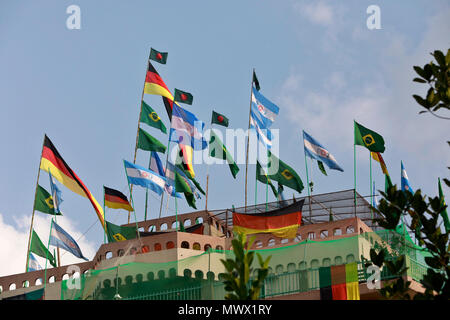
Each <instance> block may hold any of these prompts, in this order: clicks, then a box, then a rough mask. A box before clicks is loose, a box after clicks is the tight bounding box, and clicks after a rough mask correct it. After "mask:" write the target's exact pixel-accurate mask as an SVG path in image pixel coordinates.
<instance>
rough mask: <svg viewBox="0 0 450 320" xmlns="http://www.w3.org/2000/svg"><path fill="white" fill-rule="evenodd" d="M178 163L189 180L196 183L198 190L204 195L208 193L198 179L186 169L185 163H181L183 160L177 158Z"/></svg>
mask: <svg viewBox="0 0 450 320" xmlns="http://www.w3.org/2000/svg"><path fill="white" fill-rule="evenodd" d="M176 163H177V164H176V167H177V168H178V169H180V170H181V171H182V172H183V173H184V174H185V175H186V177H188V178H189V180H191V181H192V182H193V183H194V185H195V186H196V187H197V189H198V191H200V192H201V193H202V194H203V195H205V194H206V193H205V191H203V189H202V187H201V186H200V183H198V181H197V180H195V179H194V178H193V177H192V175H191V173H190V172H189V171H187V170H184V168H183V165H182V164H181V160H177V162H176Z"/></svg>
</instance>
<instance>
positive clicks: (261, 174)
mask: <svg viewBox="0 0 450 320" xmlns="http://www.w3.org/2000/svg"><path fill="white" fill-rule="evenodd" d="M256 180H257V181H259V182H261V183H264V184H268V185H269V186H270V189H272V192H273V195H274V196H275V197H276V198H278V190H277V189H276V188H275V186H274V185H273V183H272V181H271V180H270V178H269V177H268V176H267V173H266V172H265V171H264V169H263V168H262V167H261V165H260V164H259V162H258V161H256ZM278 185H280V184H278Z"/></svg>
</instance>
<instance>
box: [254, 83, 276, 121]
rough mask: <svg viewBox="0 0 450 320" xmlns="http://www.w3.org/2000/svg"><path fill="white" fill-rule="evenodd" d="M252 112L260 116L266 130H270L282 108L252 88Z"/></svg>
mask: <svg viewBox="0 0 450 320" xmlns="http://www.w3.org/2000/svg"><path fill="white" fill-rule="evenodd" d="M251 110H252V111H253V113H254V114H255V115H257V116H258V118H259V120H260V121H261V122H262V123H263V126H264V128H269V127H270V126H271V125H272V123H273V122H274V121H275V117H276V116H277V115H278V113H279V111H280V108H278V106H277V105H275V104H274V103H273V102H271V101H270V100H269V99H267V98H266V97H264V96H263V95H262V94H261V93H260V92H259V91H258V90H256V89H255V88H253V87H252V105H251Z"/></svg>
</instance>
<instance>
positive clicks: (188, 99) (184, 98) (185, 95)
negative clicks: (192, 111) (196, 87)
mask: <svg viewBox="0 0 450 320" xmlns="http://www.w3.org/2000/svg"><path fill="white" fill-rule="evenodd" d="M173 96H174V100H175V101H177V102H181V103H185V104H192V101H193V100H194V97H193V96H192V94H190V93H189V92H186V91H182V90H179V89H175V94H174V95H173Z"/></svg>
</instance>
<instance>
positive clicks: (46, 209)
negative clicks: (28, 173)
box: [34, 185, 61, 216]
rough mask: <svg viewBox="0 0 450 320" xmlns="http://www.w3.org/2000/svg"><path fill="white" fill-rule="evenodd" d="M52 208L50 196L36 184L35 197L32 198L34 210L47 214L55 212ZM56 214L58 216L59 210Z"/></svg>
mask: <svg viewBox="0 0 450 320" xmlns="http://www.w3.org/2000/svg"><path fill="white" fill-rule="evenodd" d="M53 208H54V207H53V198H52V196H51V195H50V193H48V192H47V190H45V189H44V188H42V187H41V186H40V185H38V186H37V190H36V198H35V200H34V210H37V211H40V212H43V213H48V214H55V211H54V209H53ZM56 215H57V216H60V215H61V212H58V213H56Z"/></svg>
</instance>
